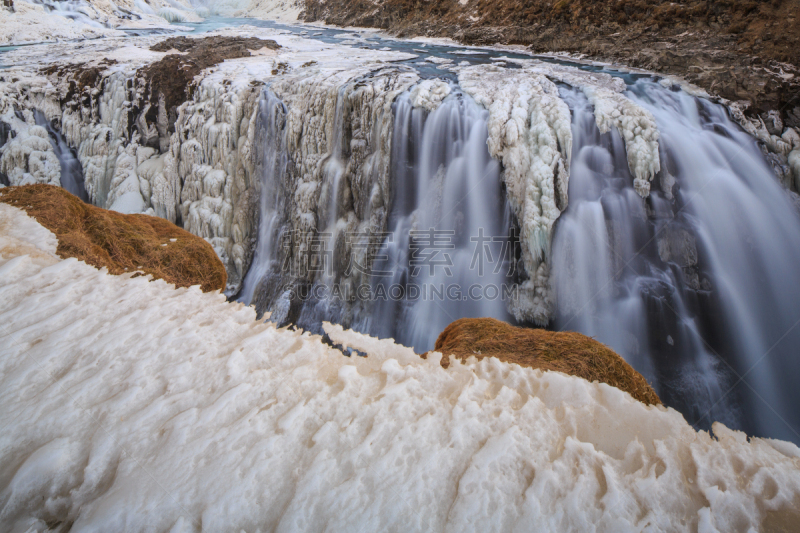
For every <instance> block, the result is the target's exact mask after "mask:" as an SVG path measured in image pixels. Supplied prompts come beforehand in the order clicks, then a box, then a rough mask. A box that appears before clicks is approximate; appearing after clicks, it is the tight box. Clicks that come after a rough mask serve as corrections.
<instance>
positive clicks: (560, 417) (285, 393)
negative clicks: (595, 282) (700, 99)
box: [0, 204, 800, 531]
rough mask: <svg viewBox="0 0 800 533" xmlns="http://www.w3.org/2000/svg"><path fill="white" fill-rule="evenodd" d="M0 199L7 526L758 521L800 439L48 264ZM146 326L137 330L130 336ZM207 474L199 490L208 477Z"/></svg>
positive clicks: (491, 362)
mask: <svg viewBox="0 0 800 533" xmlns="http://www.w3.org/2000/svg"><path fill="white" fill-rule="evenodd" d="M55 247H56V242H55V237H54V236H53V235H52V234H51V233H50V232H48V231H47V230H45V229H44V228H43V227H41V226H40V225H38V224H37V223H36V222H35V221H34V220H32V219H30V218H28V217H27V216H26V215H25V214H24V213H23V212H22V211H20V210H18V209H16V208H13V207H11V206H7V205H4V204H0V294H2V297H0V324H1V325H0V330H2V336H0V347H1V348H2V350H0V351H2V353H3V357H2V358H0V384H2V386H0V406H2V409H0V423H1V424H2V426H3V427H4V428H5V430H4V431H3V432H2V435H0V458H1V459H0V465H2V466H0V523H2V524H4V526H8V527H9V528H10V529H13V530H17V529H19V530H27V531H44V530H46V529H49V530H52V529H53V528H58V527H64V526H65V525H67V524H68V525H69V527H71V529H72V530H73V531H108V530H123V529H124V530H126V531H145V530H147V531H150V530H159V531H162V530H163V531H167V530H172V531H197V530H204V531H205V530H236V531H238V530H240V529H244V530H254V531H255V530H260V531H273V530H276V531H277V530H280V531H284V530H286V531H289V530H298V529H302V530H305V531H322V530H333V531H345V530H348V531H350V530H358V529H370V530H383V531H430V530H438V531H514V530H534V531H539V530H541V531H552V530H569V529H576V530H585V529H596V530H598V531H634V530H642V529H648V528H652V529H658V530H661V531H686V530H700V531H731V530H739V529H741V530H770V529H780V528H782V527H783V528H786V527H789V526H790V525H791V524H796V523H797V520H798V518H800V517H798V512H797V501H798V499H800V450H798V448H797V447H795V446H794V445H792V444H789V443H786V442H781V441H773V440H762V439H751V440H750V441H748V440H747V439H746V438H745V436H744V435H743V434H741V433H737V432H733V431H730V430H728V429H727V428H725V427H724V426H722V425H721V424H717V425H715V427H714V431H715V434H716V438H712V437H710V436H709V435H708V434H707V433H704V432H699V433H698V432H696V431H695V430H693V429H692V428H691V427H690V426H689V425H688V424H687V423H686V422H685V421H684V419H683V418H682V417H681V415H680V414H679V413H677V412H676V411H674V410H671V409H665V408H663V407H652V406H650V407H648V406H645V405H644V404H642V403H641V402H638V401H636V400H634V399H632V398H631V397H630V396H628V395H627V394H626V393H623V392H621V391H619V390H618V389H615V388H612V387H610V386H607V385H603V384H597V383H594V384H591V383H588V382H587V381H584V380H582V379H580V378H575V377H570V376H565V375H563V374H559V373H554V372H544V373H542V372H541V371H534V370H530V369H525V368H521V367H519V366H516V365H511V364H506V363H502V362H500V361H498V360H496V359H493V358H487V359H484V360H482V361H480V362H476V361H474V360H473V361H468V362H467V363H461V362H459V361H458V360H455V359H453V360H452V361H451V365H450V368H449V369H448V370H445V369H443V368H441V366H440V365H439V358H440V356H439V355H438V354H435V353H434V354H431V355H429V356H428V359H427V360H423V359H420V358H419V357H418V356H417V355H415V354H414V353H412V352H411V351H410V350H408V349H406V348H403V347H401V346H398V345H395V344H393V343H392V342H391V341H380V340H377V339H373V338H369V337H366V336H363V335H360V334H356V333H353V332H350V331H344V330H342V328H341V327H338V326H326V330H327V331H328V334H329V335H330V337H331V339H332V340H333V341H334V342H335V343H337V344H340V345H343V346H346V347H353V348H356V349H358V350H361V351H363V352H364V353H366V354H368V355H367V357H358V356H353V357H345V356H343V355H342V353H341V352H339V351H337V350H336V349H334V348H331V347H330V346H328V345H326V344H323V343H322V342H321V338H320V337H317V336H313V335H309V334H304V333H301V332H299V331H293V330H290V329H276V327H275V326H274V325H272V324H270V323H260V322H256V321H255V320H254V319H255V313H254V311H253V310H252V309H250V308H247V307H244V306H242V305H240V304H237V303H228V302H226V301H225V298H224V297H223V296H221V295H220V294H218V293H217V294H211V293H208V294H203V293H201V292H200V291H199V290H198V289H197V288H191V289H178V290H175V289H173V288H172V287H171V286H169V285H167V284H166V283H165V282H163V281H148V280H147V279H145V278H141V277H140V278H129V277H124V276H123V277H119V276H110V275H108V274H106V273H104V272H102V271H99V270H96V269H95V268H93V267H90V266H88V265H86V264H84V263H81V262H79V261H77V260H74V259H69V260H63V261H62V260H59V259H58V258H57V257H56V256H55V255H54V251H55ZM144 332H147V334H146V335H145V334H144ZM212 480H213V482H212Z"/></svg>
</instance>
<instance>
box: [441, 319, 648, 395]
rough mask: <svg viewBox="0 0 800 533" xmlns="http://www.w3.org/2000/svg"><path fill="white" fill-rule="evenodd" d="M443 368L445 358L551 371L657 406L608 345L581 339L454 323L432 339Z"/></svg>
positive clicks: (477, 322) (491, 322)
mask: <svg viewBox="0 0 800 533" xmlns="http://www.w3.org/2000/svg"><path fill="white" fill-rule="evenodd" d="M435 350H436V351H438V352H441V353H442V354H443V355H444V356H445V357H444V358H442V366H444V367H447V366H449V365H450V362H449V360H448V358H447V356H448V355H455V356H456V357H458V358H459V359H462V360H464V359H466V358H468V357H470V356H475V357H477V358H478V359H482V358H484V357H497V358H498V359H500V360H502V361H507V362H509V363H516V364H518V365H520V366H526V367H530V368H541V369H542V370H555V371H558V372H563V373H565V374H569V375H572V376H578V377H582V378H584V379H586V380H588V381H600V382H602V383H607V384H609V385H612V386H614V387H617V388H618V389H621V390H623V391H625V392H628V393H630V395H631V396H633V397H634V398H636V399H637V400H639V401H640V402H644V403H646V404H652V405H660V404H661V400H659V398H658V395H657V394H656V392H655V391H654V390H653V388H652V387H651V386H650V384H648V383H647V380H645V379H644V377H643V376H642V375H641V374H639V373H638V372H637V371H636V370H634V369H633V367H631V365H629V364H628V363H626V362H625V360H624V359H622V357H620V356H619V355H617V353H616V352H614V351H613V350H611V349H610V348H608V347H607V346H606V345H604V344H601V343H599V342H597V341H596V340H594V339H592V338H589V337H587V336H585V335H581V334H580V333H574V332H553V331H546V330H543V329H527V328H517V327H514V326H511V325H509V324H506V323H505V322H501V321H499V320H495V319H493V318H462V319H461V320H456V321H455V322H453V323H452V324H450V325H449V326H447V328H445V330H444V331H442V333H441V334H440V335H439V338H438V339H436V347H435Z"/></svg>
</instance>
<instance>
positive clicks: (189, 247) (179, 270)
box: [0, 185, 227, 292]
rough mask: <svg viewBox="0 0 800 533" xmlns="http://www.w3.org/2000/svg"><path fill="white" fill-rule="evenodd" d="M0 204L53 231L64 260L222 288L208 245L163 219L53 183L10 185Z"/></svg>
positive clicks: (222, 279) (216, 260) (204, 287)
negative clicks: (102, 203) (103, 204)
mask: <svg viewBox="0 0 800 533" xmlns="http://www.w3.org/2000/svg"><path fill="white" fill-rule="evenodd" d="M0 202H4V203H6V204H9V205H13V206H14V207H17V208H19V209H22V210H24V211H25V212H26V213H28V215H30V216H32V217H33V218H35V219H36V220H37V222H39V224H41V225H42V226H44V227H46V228H47V229H49V230H50V231H52V232H53V233H55V235H56V237H57V238H58V249H57V250H56V253H57V254H58V255H59V257H62V258H64V259H66V258H68V257H75V258H77V259H80V260H81V261H85V262H86V263H88V264H90V265H94V266H96V267H98V268H102V267H106V268H108V271H109V272H110V273H111V274H123V273H126V272H130V273H132V272H136V271H141V272H144V273H146V274H151V275H152V276H153V277H154V278H159V279H163V280H165V281H167V282H169V283H173V284H174V285H175V286H177V287H189V286H192V285H200V287H201V288H202V290H203V291H205V292H209V291H216V290H224V289H225V283H226V281H227V273H226V272H225V266H224V265H223V264H222V261H220V260H219V257H217V254H216V253H215V252H214V249H213V248H212V247H211V245H210V244H208V243H207V242H206V241H205V240H203V239H201V238H200V237H197V236H195V235H192V234H191V233H189V232H188V231H185V230H183V229H181V228H179V227H178V226H176V225H175V224H172V223H171V222H168V221H167V220H164V219H162V218H158V217H152V216H148V215H123V214H121V213H117V212H115V211H108V210H106V209H101V208H99V207H95V206H93V205H90V204H86V203H84V202H82V201H81V200H80V199H79V198H78V197H77V196H73V195H72V194H70V193H68V192H67V191H65V190H64V189H62V188H60V187H55V186H53V185H25V186H21V187H8V188H5V189H2V190H0ZM173 239H174V241H173Z"/></svg>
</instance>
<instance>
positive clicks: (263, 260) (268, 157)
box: [239, 91, 287, 303]
mask: <svg viewBox="0 0 800 533" xmlns="http://www.w3.org/2000/svg"><path fill="white" fill-rule="evenodd" d="M285 125H286V106H285V105H284V104H283V102H281V101H280V99H278V97H276V96H275V94H274V93H272V92H271V91H264V96H263V97H262V99H261V100H260V101H259V104H258V122H257V125H256V139H255V143H254V144H255V147H256V152H255V154H256V157H257V158H258V160H257V162H256V169H257V172H258V173H259V174H260V176H261V182H260V184H261V185H260V186H261V190H260V194H259V223H258V240H257V242H256V248H255V253H254V256H253V261H252V263H251V265H250V269H249V270H248V271H247V275H246V276H245V278H244V281H243V283H242V290H241V293H240V296H239V299H240V300H242V301H244V302H248V303H249V302H252V301H253V298H254V294H255V292H256V287H257V286H258V285H259V283H261V282H262V281H263V280H269V279H275V278H276V277H279V276H280V262H279V259H278V257H277V252H278V251H279V250H278V247H277V246H275V244H276V243H277V242H278V232H279V230H280V228H281V222H282V220H283V217H284V212H285V210H284V198H285V195H284V192H283V190H282V189H283V186H282V183H283V179H284V173H285V171H286V165H287V155H286V137H285V131H284V127H285Z"/></svg>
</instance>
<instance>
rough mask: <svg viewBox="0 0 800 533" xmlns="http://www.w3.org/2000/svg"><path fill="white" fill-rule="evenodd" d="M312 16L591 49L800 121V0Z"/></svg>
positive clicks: (656, 1)
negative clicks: (776, 111) (798, 18)
mask: <svg viewBox="0 0 800 533" xmlns="http://www.w3.org/2000/svg"><path fill="white" fill-rule="evenodd" d="M303 17H304V19H305V20H306V21H315V20H321V21H325V22H327V23H329V24H338V25H345V26H349V25H352V26H370V27H378V28H383V29H385V30H388V31H389V32H390V33H393V34H395V35H398V36H406V37H410V36H417V35H421V36H429V37H450V38H453V39H456V40H458V41H460V42H463V43H465V44H477V45H489V44H495V43H501V44H522V45H525V46H528V47H529V48H530V49H531V50H532V51H534V52H537V53H543V52H569V53H572V54H585V55H586V56H588V57H590V58H592V59H597V60H602V61H612V62H619V63H622V64H624V65H627V66H630V67H639V68H644V69H648V70H652V71H656V72H661V73H665V74H673V75H678V76H682V77H684V78H686V79H687V80H688V81H690V82H692V83H694V84H696V85H698V86H700V87H703V88H704V89H706V90H708V91H709V92H710V93H712V94H716V95H719V96H721V97H723V98H727V99H729V100H733V101H742V100H743V101H748V102H750V103H751V104H752V107H751V110H750V112H751V113H753V112H755V113H759V114H761V113H764V112H765V111H767V110H780V111H781V113H782V118H783V119H784V121H786V122H787V125H792V126H794V127H800V21H798V20H797V17H800V0H760V1H759V0H722V1H718V2H710V1H703V0H676V1H667V0H648V1H645V0H513V1H511V0H469V1H467V2H465V3H464V4H463V5H462V3H461V2H459V1H458V0H429V1H420V0H377V1H373V0H352V1H349V2H331V1H325V0H306V11H305V13H304V14H303Z"/></svg>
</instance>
